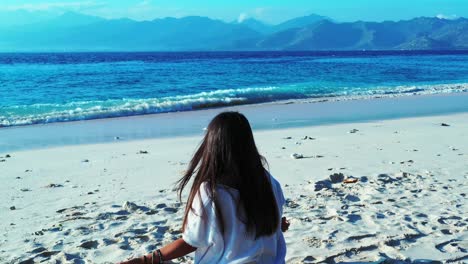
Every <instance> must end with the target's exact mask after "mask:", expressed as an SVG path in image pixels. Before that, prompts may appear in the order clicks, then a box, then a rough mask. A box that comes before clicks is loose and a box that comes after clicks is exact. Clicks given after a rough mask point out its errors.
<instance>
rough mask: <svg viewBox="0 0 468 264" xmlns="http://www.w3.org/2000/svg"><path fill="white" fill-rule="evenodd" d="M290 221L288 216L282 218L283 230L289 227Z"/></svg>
mask: <svg viewBox="0 0 468 264" xmlns="http://www.w3.org/2000/svg"><path fill="white" fill-rule="evenodd" d="M289 225H290V223H289V221H288V219H287V218H286V217H283V218H281V231H283V232H286V231H288V229H289Z"/></svg>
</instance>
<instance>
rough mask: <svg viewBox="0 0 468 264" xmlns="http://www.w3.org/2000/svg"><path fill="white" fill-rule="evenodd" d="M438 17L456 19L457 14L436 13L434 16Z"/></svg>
mask: <svg viewBox="0 0 468 264" xmlns="http://www.w3.org/2000/svg"><path fill="white" fill-rule="evenodd" d="M436 17H437V18H438V19H448V20H453V19H457V18H458V16H457V15H444V14H438V15H437V16H436Z"/></svg>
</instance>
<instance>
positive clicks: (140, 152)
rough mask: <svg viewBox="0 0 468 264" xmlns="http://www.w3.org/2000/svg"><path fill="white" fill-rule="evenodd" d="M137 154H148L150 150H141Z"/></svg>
mask: <svg viewBox="0 0 468 264" xmlns="http://www.w3.org/2000/svg"><path fill="white" fill-rule="evenodd" d="M137 154H148V151H146V150H140V151H139V152H138V153H137Z"/></svg>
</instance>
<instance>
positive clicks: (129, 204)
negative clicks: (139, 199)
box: [122, 201, 140, 212]
mask: <svg viewBox="0 0 468 264" xmlns="http://www.w3.org/2000/svg"><path fill="white" fill-rule="evenodd" d="M122 207H123V208H124V209H125V210H127V211H129V212H134V211H136V210H138V209H139V208H140V207H139V206H138V205H136V204H135V203H132V202H129V201H126V202H125V203H124V204H123V205H122Z"/></svg>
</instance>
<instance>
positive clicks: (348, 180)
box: [343, 178, 358, 183]
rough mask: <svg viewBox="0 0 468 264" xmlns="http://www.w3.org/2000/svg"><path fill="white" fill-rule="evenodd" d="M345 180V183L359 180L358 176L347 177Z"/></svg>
mask: <svg viewBox="0 0 468 264" xmlns="http://www.w3.org/2000/svg"><path fill="white" fill-rule="evenodd" d="M343 182H344V183H356V182H358V179H357V178H346V179H345V180H344V181H343Z"/></svg>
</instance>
